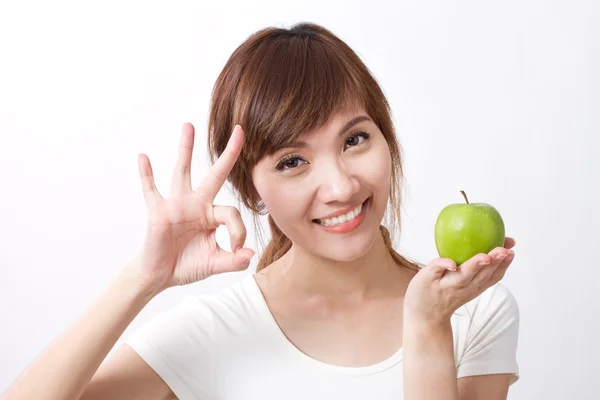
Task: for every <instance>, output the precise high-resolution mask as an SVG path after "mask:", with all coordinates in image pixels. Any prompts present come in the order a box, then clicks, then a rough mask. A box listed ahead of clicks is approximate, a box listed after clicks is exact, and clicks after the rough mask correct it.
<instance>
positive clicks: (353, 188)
mask: <svg viewBox="0 0 600 400" xmlns="http://www.w3.org/2000/svg"><path fill="white" fill-rule="evenodd" d="M316 172H317V171H316ZM317 175H318V176H317V180H318V183H319V191H318V197H319V200H320V201H321V202H323V203H331V202H339V203H345V202H348V201H349V200H350V199H351V198H352V196H353V195H354V194H355V193H357V192H358V191H359V190H360V183H359V181H358V179H357V178H356V176H355V175H354V173H353V172H352V171H351V170H350V169H349V168H348V166H347V165H345V164H344V163H343V162H341V161H339V160H337V161H335V162H331V163H328V164H326V165H323V168H321V169H320V170H319V171H318V172H317Z"/></svg>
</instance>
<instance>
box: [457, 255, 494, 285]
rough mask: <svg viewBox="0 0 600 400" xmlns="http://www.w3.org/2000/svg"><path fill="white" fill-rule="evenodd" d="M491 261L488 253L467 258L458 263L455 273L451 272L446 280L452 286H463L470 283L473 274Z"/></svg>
mask: <svg viewBox="0 0 600 400" xmlns="http://www.w3.org/2000/svg"><path fill="white" fill-rule="evenodd" d="M491 263H492V258H491V257H490V256H489V255H488V254H484V253H480V254H476V255H474V256H473V257H471V258H469V259H468V260H467V261H465V262H463V263H462V264H461V265H460V268H459V269H458V270H457V272H456V273H455V274H451V275H449V276H448V278H447V279H446V282H447V283H448V284H450V285H452V286H457V287H464V286H468V285H470V284H471V282H472V281H473V278H474V277H475V275H476V274H477V273H478V272H479V271H480V270H481V269H482V268H484V267H486V268H487V266H488V265H490V264H491Z"/></svg>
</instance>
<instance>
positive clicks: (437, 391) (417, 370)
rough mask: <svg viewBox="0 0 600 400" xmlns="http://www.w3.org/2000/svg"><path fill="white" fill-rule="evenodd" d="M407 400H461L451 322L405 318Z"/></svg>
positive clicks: (404, 354)
mask: <svg viewBox="0 0 600 400" xmlns="http://www.w3.org/2000/svg"><path fill="white" fill-rule="evenodd" d="M402 341H403V348H404V350H403V363H404V398H405V399H406V400H416V399H418V400H429V399H432V400H433V399H435V400H459V394H458V393H459V392H458V382H457V378H456V364H455V360H454V342H453V338H452V326H451V324H450V320H449V319H448V321H446V322H441V323H429V322H427V321H422V320H420V319H419V318H416V317H412V316H411V315H405V319H404V333H403V339H402Z"/></svg>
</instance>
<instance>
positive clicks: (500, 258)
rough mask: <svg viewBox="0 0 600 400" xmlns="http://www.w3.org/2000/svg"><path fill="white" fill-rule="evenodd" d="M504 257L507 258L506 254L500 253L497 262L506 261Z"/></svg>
mask: <svg viewBox="0 0 600 400" xmlns="http://www.w3.org/2000/svg"><path fill="white" fill-rule="evenodd" d="M504 257H506V254H503V253H500V254H498V255H497V256H496V260H504Z"/></svg>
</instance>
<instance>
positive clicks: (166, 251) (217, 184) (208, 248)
mask: <svg viewBox="0 0 600 400" xmlns="http://www.w3.org/2000/svg"><path fill="white" fill-rule="evenodd" d="M243 141H244V132H243V130H242V128H241V127H240V126H238V125H236V127H235V128H234V130H233V133H232V134H231V137H230V139H229V142H228V143H227V147H226V149H225V151H224V152H223V154H222V155H221V156H220V157H219V159H218V160H217V161H216V162H215V164H214V165H213V166H212V167H211V169H210V171H209V173H208V174H207V176H206V178H205V179H204V181H203V182H202V183H201V184H200V185H199V187H198V188H197V189H196V190H195V191H194V190H192V188H191V179H190V169H191V160H192V151H193V147H194V126H193V125H192V124H189V123H187V124H185V125H184V126H183V129H182V134H181V141H180V146H179V155H178V159H177V165H176V167H175V170H174V172H173V180H172V183H171V192H170V196H169V199H168V200H165V199H164V198H163V197H162V196H161V194H160V193H159V192H158V190H157V189H156V186H155V183H154V177H153V174H152V166H151V165H150V160H149V159H148V157H147V156H146V155H145V154H140V155H139V156H138V166H139V172H140V177H141V180H142V189H143V193H144V200H145V203H146V206H147V209H148V224H147V230H146V237H145V241H144V247H143V249H142V251H141V252H140V254H139V255H138V256H137V258H136V260H135V261H136V262H135V263H133V265H135V267H134V268H136V269H137V271H136V273H138V274H139V277H140V280H141V282H140V283H141V284H142V285H143V286H144V288H146V289H150V290H152V291H156V292H160V291H162V290H164V289H166V288H169V287H172V286H176V285H186V284H190V283H193V282H196V281H199V280H202V279H205V278H207V277H209V276H211V275H214V274H219V273H222V272H232V271H241V270H244V269H246V268H248V265H249V263H250V259H251V258H252V256H253V255H254V251H253V250H251V249H248V248H244V247H243V246H244V242H245V240H246V228H245V226H244V223H243V221H242V218H241V215H240V212H239V210H238V209H237V208H235V207H231V206H215V205H213V201H214V199H215V197H216V195H217V193H218V192H219V190H220V188H221V187H222V186H223V184H224V183H225V180H226V179H227V176H228V175H229V172H230V171H231V169H232V168H233V165H234V164H235V162H236V160H237V158H238V156H239V154H240V151H241V148H242V143H243ZM223 224H224V225H225V226H226V227H227V231H228V232H229V235H230V240H231V249H232V251H233V252H228V251H225V250H223V249H221V248H220V247H219V245H218V244H217V242H216V238H215V233H216V230H217V227H218V226H219V225H223Z"/></svg>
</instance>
